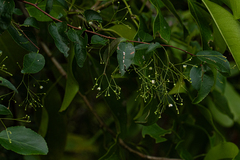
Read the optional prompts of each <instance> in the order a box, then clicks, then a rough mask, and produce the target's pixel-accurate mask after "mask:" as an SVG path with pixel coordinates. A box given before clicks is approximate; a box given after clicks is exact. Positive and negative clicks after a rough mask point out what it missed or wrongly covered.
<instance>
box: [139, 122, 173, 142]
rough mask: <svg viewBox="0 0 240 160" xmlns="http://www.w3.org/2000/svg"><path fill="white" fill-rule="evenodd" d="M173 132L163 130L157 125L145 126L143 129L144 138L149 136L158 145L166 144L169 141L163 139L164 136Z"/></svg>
mask: <svg viewBox="0 0 240 160" xmlns="http://www.w3.org/2000/svg"><path fill="white" fill-rule="evenodd" d="M170 133H171V131H168V130H165V129H162V128H161V127H159V126H158V125H157V124H156V123H154V124H152V125H150V126H143V128H142V136H143V138H145V135H146V134H148V135H149V136H151V137H152V138H154V139H155V140H156V143H160V142H164V141H166V140H167V139H165V138H163V137H162V136H165V135H166V134H170Z"/></svg>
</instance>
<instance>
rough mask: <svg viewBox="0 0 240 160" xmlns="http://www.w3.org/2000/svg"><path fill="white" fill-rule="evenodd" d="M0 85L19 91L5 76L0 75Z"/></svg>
mask: <svg viewBox="0 0 240 160" xmlns="http://www.w3.org/2000/svg"><path fill="white" fill-rule="evenodd" d="M0 86H4V87H7V88H9V89H11V90H13V91H14V92H16V93H18V91H17V89H16V88H15V86H14V85H13V84H12V83H11V82H9V81H8V80H6V79H5V78H3V77H0Z"/></svg>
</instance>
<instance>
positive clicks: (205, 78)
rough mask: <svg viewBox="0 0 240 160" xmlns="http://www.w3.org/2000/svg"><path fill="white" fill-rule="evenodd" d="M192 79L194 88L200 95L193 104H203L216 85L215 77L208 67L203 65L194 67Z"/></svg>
mask: <svg viewBox="0 0 240 160" xmlns="http://www.w3.org/2000/svg"><path fill="white" fill-rule="evenodd" d="M190 78H191V81H192V86H193V88H195V89H196V90H198V95H197V97H195V98H194V100H193V103H195V104H196V103H199V102H201V101H202V100H203V99H204V98H205V97H206V96H207V95H208V93H209V92H210V91H211V88H212V86H213V85H214V76H213V73H212V71H211V70H210V69H209V68H208V67H207V66H204V65H202V66H199V67H192V69H191V71H190Z"/></svg>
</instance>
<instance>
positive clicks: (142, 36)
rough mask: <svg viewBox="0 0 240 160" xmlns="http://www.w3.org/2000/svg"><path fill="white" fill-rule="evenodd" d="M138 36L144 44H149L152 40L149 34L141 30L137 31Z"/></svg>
mask: <svg viewBox="0 0 240 160" xmlns="http://www.w3.org/2000/svg"><path fill="white" fill-rule="evenodd" d="M138 36H139V38H140V39H141V40H142V41H144V42H150V41H152V40H153V37H152V36H151V35H150V34H148V33H146V32H144V31H143V30H140V31H138Z"/></svg>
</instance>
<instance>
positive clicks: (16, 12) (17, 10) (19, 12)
mask: <svg viewBox="0 0 240 160" xmlns="http://www.w3.org/2000/svg"><path fill="white" fill-rule="evenodd" d="M13 13H14V14H16V15H18V16H21V15H23V13H22V11H21V9H19V8H14V10H13Z"/></svg>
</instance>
